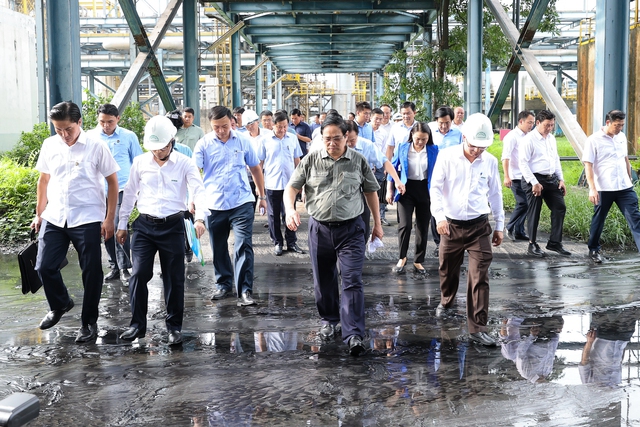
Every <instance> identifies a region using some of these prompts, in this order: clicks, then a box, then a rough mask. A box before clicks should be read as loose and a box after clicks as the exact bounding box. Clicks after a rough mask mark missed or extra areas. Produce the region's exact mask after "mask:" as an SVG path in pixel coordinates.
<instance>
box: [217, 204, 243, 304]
mask: <svg viewBox="0 0 640 427" xmlns="http://www.w3.org/2000/svg"><path fill="white" fill-rule="evenodd" d="M253 219H254V209H253V204H252V203H251V202H247V203H245V204H244V205H240V206H238V207H237V208H234V209H229V210H226V211H216V210H211V215H209V217H208V221H209V240H211V250H212V251H213V269H214V272H215V275H216V283H217V286H218V289H225V290H227V291H231V290H232V289H233V282H234V279H235V283H236V291H237V293H238V297H239V296H240V295H242V293H243V292H246V291H249V292H252V291H253V242H252V239H251V235H252V234H253ZM231 230H233V235H234V237H235V243H234V261H235V268H234V266H233V265H232V264H231V258H230V257H229V246H228V244H227V240H228V239H229V233H230V232H231ZM234 271H235V274H234Z"/></svg>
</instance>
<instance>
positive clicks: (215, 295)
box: [211, 289, 230, 301]
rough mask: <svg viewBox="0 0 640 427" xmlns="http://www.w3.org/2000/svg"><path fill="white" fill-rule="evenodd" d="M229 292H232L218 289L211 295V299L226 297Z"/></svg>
mask: <svg viewBox="0 0 640 427" xmlns="http://www.w3.org/2000/svg"><path fill="white" fill-rule="evenodd" d="M229 293H230V292H229V291H228V290H226V289H216V290H215V292H214V293H213V295H212V296H211V300H212V301H215V300H218V299H222V298H225V297H226V296H227V295H229Z"/></svg>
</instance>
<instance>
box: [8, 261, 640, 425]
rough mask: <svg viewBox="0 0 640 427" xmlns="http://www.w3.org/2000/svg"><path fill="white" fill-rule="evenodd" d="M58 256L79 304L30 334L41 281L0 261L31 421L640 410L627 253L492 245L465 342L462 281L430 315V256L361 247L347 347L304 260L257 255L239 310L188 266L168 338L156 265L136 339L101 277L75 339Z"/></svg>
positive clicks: (618, 421) (75, 277)
mask: <svg viewBox="0 0 640 427" xmlns="http://www.w3.org/2000/svg"><path fill="white" fill-rule="evenodd" d="M69 260H70V264H69V266H68V267H66V268H65V269H64V271H63V274H64V277H65V280H66V281H67V284H68V286H69V288H70V293H71V295H72V297H73V298H74V299H75V301H76V304H77V305H76V308H74V309H73V310H72V311H71V312H69V313H67V314H66V315H65V316H64V317H63V319H62V320H61V322H60V323H59V324H58V325H57V326H56V327H54V328H52V329H51V330H48V331H40V330H39V329H37V325H38V323H39V321H40V319H41V318H42V316H44V314H45V313H46V312H47V310H48V307H47V304H46V301H45V300H44V295H43V294H42V293H41V292H42V291H40V293H38V294H36V295H27V296H23V295H22V294H21V293H20V289H19V286H18V281H19V271H18V268H17V264H15V263H14V257H8V256H3V257H2V258H1V259H0V261H1V262H2V268H1V270H0V298H1V300H0V301H1V302H0V305H1V309H0V345H1V347H0V364H1V366H2V369H1V370H0V396H6V395H9V394H11V393H14V392H19V391H24V392H29V393H33V394H35V395H36V396H38V398H39V399H40V403H41V412H40V416H39V418H38V419H37V420H35V421H34V422H32V423H31V424H30V425H49V426H63V425H64V426H69V425H111V426H132V425H133V426H135V425H141V426H142V425H145V426H146V425H171V426H183V425H184V426H220V425H222V426H300V425H304V426H327V425H335V426H350V425H364V426H391V425H403V426H404V425H406V426H412V425H427V424H432V425H439V426H459V425H476V426H484V425H486V426H489V425H491V426H496V425H498V426H501V425H505V426H532V425H544V426H567V425H573V426H590V425H637V424H638V423H640V409H639V405H640V404H638V403H637V402H640V336H639V332H638V319H639V318H640V309H639V308H638V307H640V298H639V295H638V289H639V288H638V285H637V283H638V281H637V278H638V277H640V265H638V263H636V262H635V259H633V258H631V257H629V258H625V257H624V256H618V257H617V258H616V259H612V260H609V262H608V263H606V264H603V265H601V266H591V265H585V264H584V263H581V262H578V261H575V262H571V261H567V260H562V261H560V262H554V261H550V260H540V261H528V260H513V259H512V260H501V259H496V260H494V263H493V265H492V271H491V273H492V275H491V303H490V304H491V305H490V332H491V334H492V335H493V336H494V337H496V338H498V339H499V345H498V346H496V347H493V348H486V347H482V346H478V345H476V344H473V343H470V342H469V341H468V334H467V330H466V319H465V317H464V316H465V308H464V304H465V296H464V294H459V295H458V298H457V307H456V308H455V310H454V314H453V315H451V316H449V317H446V318H443V319H436V318H435V315H434V314H435V308H436V306H437V305H438V302H439V285H438V282H437V277H438V272H437V268H436V266H435V265H425V267H426V268H427V269H428V274H429V275H428V276H427V277H426V278H422V277H415V276H413V275H411V274H407V275H402V276H396V275H392V274H391V273H390V269H391V266H392V265H390V264H388V263H383V262H382V261H368V262H367V263H366V264H365V269H364V280H365V282H366V285H365V301H366V310H367V311H366V321H367V337H366V345H367V347H368V349H367V352H366V353H365V354H364V355H363V356H362V357H359V358H352V357H350V356H348V354H347V348H346V346H345V345H344V344H343V343H342V342H341V340H340V339H337V340H332V341H330V342H326V341H322V340H321V339H320V338H319V336H318V327H319V321H318V318H317V313H316V309H315V303H314V300H313V286H312V282H311V274H310V271H311V270H310V266H309V265H308V264H289V265H273V264H256V269H255V270H256V271H255V273H256V288H255V293H254V297H255V298H256V299H257V300H258V302H259V305H257V306H255V307H247V308H238V307H236V305H235V300H234V298H230V299H226V300H222V301H220V302H211V301H210V300H209V297H210V295H211V292H212V290H213V285H212V282H213V271H212V268H211V266H210V265H207V266H205V267H200V266H196V265H189V267H188V270H187V281H186V293H185V306H186V307H185V318H184V343H183V344H182V345H181V346H179V347H170V346H168V345H167V334H166V331H165V329H164V321H163V317H164V309H163V302H162V301H163V297H162V290H161V289H162V286H161V278H160V277H159V275H158V274H156V275H155V276H154V279H153V280H152V282H151V283H150V292H149V298H150V304H149V319H150V320H149V327H148V333H147V336H146V337H145V338H144V339H140V340H138V341H136V342H134V343H125V342H122V341H120V340H119V339H118V335H119V333H121V332H122V331H123V330H124V329H126V327H127V326H128V322H129V315H130V311H129V306H128V300H129V298H128V289H127V287H126V286H124V285H123V284H122V283H121V282H114V283H111V284H106V285H105V286H104V289H103V298H102V301H101V306H100V319H99V326H100V337H99V338H98V340H97V341H96V343H95V344H90V345H84V346H78V345H76V344H75V343H74V338H75V333H76V331H77V328H78V327H79V313H80V310H79V307H80V305H79V302H80V301H81V300H82V298H81V297H82V286H81V284H80V272H79V269H78V266H77V259H76V258H75V254H74V253H70V257H69ZM465 277H466V276H465ZM462 280H463V281H464V280H465V278H463V279H462ZM464 289H465V286H464V284H463V286H462V289H461V290H462V291H464Z"/></svg>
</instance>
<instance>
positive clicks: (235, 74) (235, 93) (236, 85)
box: [230, 13, 242, 108]
mask: <svg viewBox="0 0 640 427" xmlns="http://www.w3.org/2000/svg"><path fill="white" fill-rule="evenodd" d="M230 16H231V19H232V20H233V21H234V22H236V21H237V19H238V18H237V16H236V14H235V13H232V14H230ZM241 79H242V77H241V75H240V33H238V32H237V31H236V32H235V33H233V34H232V35H231V104H232V105H231V107H232V108H235V107H242V80H241Z"/></svg>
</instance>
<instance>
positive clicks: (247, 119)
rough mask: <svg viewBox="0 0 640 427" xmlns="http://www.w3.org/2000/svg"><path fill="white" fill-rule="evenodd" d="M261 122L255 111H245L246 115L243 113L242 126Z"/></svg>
mask: <svg viewBox="0 0 640 427" xmlns="http://www.w3.org/2000/svg"><path fill="white" fill-rule="evenodd" d="M258 120H260V117H258V115H257V114H256V112H255V111H253V110H244V113H242V124H243V125H244V126H246V125H248V124H251V123H253V122H255V121H258Z"/></svg>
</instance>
